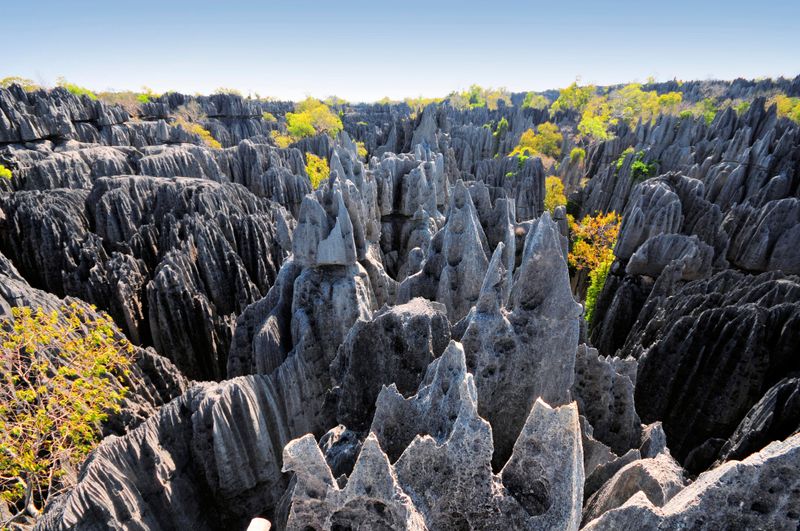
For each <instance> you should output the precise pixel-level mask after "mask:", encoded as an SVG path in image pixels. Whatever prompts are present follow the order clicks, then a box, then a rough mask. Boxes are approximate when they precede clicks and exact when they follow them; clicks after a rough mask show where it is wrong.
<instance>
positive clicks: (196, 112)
mask: <svg viewBox="0 0 800 531" xmlns="http://www.w3.org/2000/svg"><path fill="white" fill-rule="evenodd" d="M172 118H173V125H175V126H177V127H180V128H181V129H183V130H184V131H186V132H187V133H191V134H193V135H197V136H199V137H200V140H202V142H203V144H205V145H206V146H208V147H210V148H215V149H222V144H220V142H219V141H218V140H217V139H216V138H214V136H213V135H212V134H211V132H210V131H209V130H208V129H206V128H204V127H203V126H202V125H200V123H199V122H200V121H202V120H205V119H206V115H205V113H204V112H203V111H202V109H201V108H200V104H198V103H197V101H194V100H193V101H191V102H189V103H187V104H186V105H181V106H180V107H178V108H177V109H176V110H175V113H174V114H173V116H172Z"/></svg>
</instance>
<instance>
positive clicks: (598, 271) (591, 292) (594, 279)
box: [583, 255, 614, 325]
mask: <svg viewBox="0 0 800 531" xmlns="http://www.w3.org/2000/svg"><path fill="white" fill-rule="evenodd" d="M613 263H614V257H613V255H612V256H611V257H610V258H606V259H605V260H604V261H603V262H601V263H600V264H599V265H598V266H597V267H596V268H594V269H592V270H591V271H590V272H589V288H588V289H587V290H586V301H585V303H584V313H583V315H584V318H585V319H586V322H587V323H589V324H590V325H591V323H592V316H593V315H594V308H595V306H597V298H598V297H599V296H600V293H601V292H602V291H603V286H605V284H606V278H608V272H609V271H610V270H611V264H613Z"/></svg>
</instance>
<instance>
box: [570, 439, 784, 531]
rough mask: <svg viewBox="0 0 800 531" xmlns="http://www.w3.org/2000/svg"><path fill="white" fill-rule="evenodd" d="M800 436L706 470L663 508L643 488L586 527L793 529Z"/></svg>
mask: <svg viewBox="0 0 800 531" xmlns="http://www.w3.org/2000/svg"><path fill="white" fill-rule="evenodd" d="M798 452H800V436H798V435H795V436H793V437H790V438H789V439H787V440H785V441H775V442H773V443H771V444H770V445H769V446H767V447H766V448H764V449H763V450H762V451H760V452H758V453H755V454H752V455H751V456H749V457H748V458H747V459H744V460H742V461H728V462H727V463H725V464H724V465H721V466H719V467H717V468H715V469H714V470H711V471H709V472H705V473H703V474H702V475H700V477H698V478H697V480H696V481H695V482H694V483H692V484H691V485H689V486H688V487H686V488H684V489H683V490H681V491H680V492H678V493H677V494H676V495H675V496H673V497H672V499H671V500H670V501H669V502H668V503H666V504H665V505H664V506H663V507H658V506H656V505H654V504H653V503H652V502H651V501H650V500H649V499H648V497H647V495H646V494H645V493H644V492H638V493H636V494H634V495H633V496H632V497H631V498H630V499H628V501H627V502H625V503H624V504H623V505H622V506H621V507H619V508H618V509H614V510H611V511H609V512H607V513H605V514H603V515H602V516H601V517H600V518H597V519H595V520H593V521H591V522H589V523H588V525H586V527H584V529H586V530H591V531H598V530H604V529H609V530H610V529H647V530H651V529H652V530H656V529H659V530H660V529H681V528H689V527H696V528H707V529H718V528H726V527H727V528H730V529H794V528H795V527H797V522H798V519H800V500H798V497H797V490H798V488H800V474H798V468H797V466H796V465H797V460H798Z"/></svg>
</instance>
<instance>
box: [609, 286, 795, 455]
mask: <svg viewBox="0 0 800 531" xmlns="http://www.w3.org/2000/svg"><path fill="white" fill-rule="evenodd" d="M655 291H656V290H655V289H654V292H655ZM799 300H800V284H799V283H798V279H797V277H793V276H784V275H782V274H780V273H763V274H761V275H757V276H750V275H744V274H740V273H735V272H732V271H728V272H724V273H719V274H717V275H715V276H713V277H711V278H710V279H707V280H697V281H694V282H690V283H688V284H686V285H685V286H682V287H680V288H677V289H675V292H674V293H671V294H664V295H662V296H654V295H651V297H650V299H649V300H648V301H647V303H646V304H645V307H644V309H643V310H642V313H641V316H640V319H639V321H638V322H637V323H636V324H635V325H634V328H633V331H632V332H631V336H630V338H629V340H628V343H627V344H626V345H625V348H624V349H623V352H625V353H627V354H630V355H633V356H634V357H636V358H638V363H639V369H638V376H637V386H636V393H635V395H636V409H637V411H638V413H639V415H640V416H641V417H642V420H644V421H645V422H652V421H654V420H661V421H662V422H663V426H664V431H665V432H666V433H667V437H668V439H669V441H670V448H671V449H672V451H673V454H674V455H675V456H676V458H677V459H678V460H679V461H681V462H683V463H684V464H685V465H686V466H687V468H689V469H690V470H703V469H704V468H705V467H707V466H708V465H710V464H711V462H713V460H714V458H715V456H716V454H717V452H718V451H719V449H720V448H721V446H722V444H723V443H724V441H725V439H727V438H728V437H729V436H731V435H732V434H733V432H734V430H735V429H736V427H737V426H738V425H739V423H740V422H741V421H742V419H743V418H744V416H745V415H746V414H747V413H748V411H749V410H750V409H751V408H752V407H753V406H754V405H755V404H756V402H758V401H759V399H760V398H761V397H762V396H763V395H764V394H765V393H766V392H767V391H768V390H769V389H770V388H771V387H772V386H773V385H775V384H777V383H778V381H779V380H780V379H781V378H782V377H783V376H784V375H785V374H790V373H792V372H794V371H797V370H799V369H800V366H798V360H797V357H796V356H795V355H794V351H795V348H794V345H797V344H798V341H800V336H798V334H800V326H798V325H799V324H800V306H799V302H798V301H799ZM692 453H694V455H691V454H692Z"/></svg>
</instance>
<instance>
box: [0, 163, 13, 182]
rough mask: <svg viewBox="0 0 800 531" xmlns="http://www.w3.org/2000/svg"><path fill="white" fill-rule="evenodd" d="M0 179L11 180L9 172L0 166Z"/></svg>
mask: <svg viewBox="0 0 800 531" xmlns="http://www.w3.org/2000/svg"><path fill="white" fill-rule="evenodd" d="M0 178H2V179H8V180H9V181H10V180H11V170H9V169H8V168H6V167H5V166H3V165H2V164H0Z"/></svg>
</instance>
